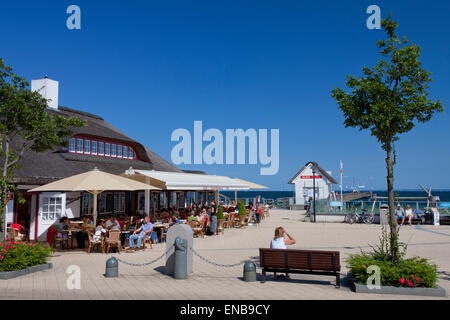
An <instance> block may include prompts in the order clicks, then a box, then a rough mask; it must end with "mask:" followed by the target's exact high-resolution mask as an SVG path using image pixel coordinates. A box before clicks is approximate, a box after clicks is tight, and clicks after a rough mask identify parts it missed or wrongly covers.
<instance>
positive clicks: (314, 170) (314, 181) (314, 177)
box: [312, 165, 316, 223]
mask: <svg viewBox="0 0 450 320" xmlns="http://www.w3.org/2000/svg"><path fill="white" fill-rule="evenodd" d="M312 174H313V206H314V207H313V208H314V223H316V166H314V165H313V167H312Z"/></svg>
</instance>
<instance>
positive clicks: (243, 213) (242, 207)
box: [238, 200, 247, 216]
mask: <svg viewBox="0 0 450 320" xmlns="http://www.w3.org/2000/svg"><path fill="white" fill-rule="evenodd" d="M246 214H247V213H246V212H245V206H244V202H243V201H242V200H241V201H239V212H238V215H240V216H245V215H246Z"/></svg>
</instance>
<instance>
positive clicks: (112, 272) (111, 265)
mask: <svg viewBox="0 0 450 320" xmlns="http://www.w3.org/2000/svg"><path fill="white" fill-rule="evenodd" d="M118 276H119V261H117V259H116V258H114V257H111V258H109V259H108V260H106V270H105V278H117V277H118Z"/></svg>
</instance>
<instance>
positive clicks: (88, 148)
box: [84, 140, 91, 154]
mask: <svg viewBox="0 0 450 320" xmlns="http://www.w3.org/2000/svg"><path fill="white" fill-rule="evenodd" d="M84 153H85V154H90V153H91V140H84Z"/></svg>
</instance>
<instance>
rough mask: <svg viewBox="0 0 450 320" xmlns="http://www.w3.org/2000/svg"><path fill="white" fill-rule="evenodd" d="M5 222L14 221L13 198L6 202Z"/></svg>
mask: <svg viewBox="0 0 450 320" xmlns="http://www.w3.org/2000/svg"><path fill="white" fill-rule="evenodd" d="M5 212H6V219H5V220H6V223H7V224H8V223H13V222H14V199H12V200H9V201H8V203H7V204H6V211H5Z"/></svg>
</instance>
